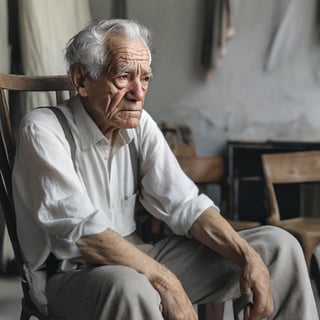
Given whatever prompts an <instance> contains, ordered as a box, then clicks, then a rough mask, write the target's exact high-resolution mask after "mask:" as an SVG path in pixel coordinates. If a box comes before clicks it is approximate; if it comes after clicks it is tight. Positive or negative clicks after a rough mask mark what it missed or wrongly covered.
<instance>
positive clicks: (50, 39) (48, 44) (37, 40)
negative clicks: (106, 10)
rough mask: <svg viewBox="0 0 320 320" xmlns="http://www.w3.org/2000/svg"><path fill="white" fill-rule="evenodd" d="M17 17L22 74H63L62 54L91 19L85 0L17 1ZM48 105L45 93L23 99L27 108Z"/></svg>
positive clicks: (47, 96)
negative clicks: (71, 39) (69, 42)
mask: <svg viewBox="0 0 320 320" xmlns="http://www.w3.org/2000/svg"><path fill="white" fill-rule="evenodd" d="M19 16H20V38H21V48H22V49H21V56H22V63H23V71H24V73H25V74H27V75H57V74H66V71H67V70H66V64H65V61H64V52H63V51H64V48H65V45H66V43H67V41H68V40H69V39H70V38H71V37H72V36H73V35H74V34H76V33H77V32H78V31H80V29H82V28H83V27H84V25H85V24H87V23H88V22H89V21H90V19H91V15H90V9H89V3H88V0H68V1H65V0H28V1H25V0H19ZM52 103H53V99H52V98H51V95H49V94H42V95H39V94H36V95H35V94H33V95H28V97H27V105H28V106H29V107H28V108H30V107H34V106H41V105H51V104H52Z"/></svg>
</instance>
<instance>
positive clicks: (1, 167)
mask: <svg viewBox="0 0 320 320" xmlns="http://www.w3.org/2000/svg"><path fill="white" fill-rule="evenodd" d="M9 91H24V92H28V91H46V92H47V91H48V92H49V91H50V92H51V91H52V92H55V93H56V99H57V103H59V102H61V99H62V92H64V91H67V92H69V94H70V96H71V95H73V94H74V88H73V86H72V84H71V83H70V81H69V78H68V77H67V76H45V77H40V76H39V77H28V76H21V75H8V74H0V120H1V139H0V171H1V179H0V202H1V206H2V211H3V213H4V219H5V222H6V226H7V230H8V233H9V237H10V240H11V244H12V247H13V251H14V255H15V260H16V264H17V267H18V270H19V273H20V276H21V285H22V291H23V297H22V300H21V302H22V310H21V316H20V320H28V319H30V318H31V317H32V316H34V317H37V318H38V319H40V320H49V319H52V317H50V316H49V317H47V316H44V315H42V314H41V313H40V312H39V311H38V310H37V309H36V307H35V306H34V304H33V303H32V301H31V299H30V296H29V285H28V282H27V280H26V277H25V274H24V271H23V264H24V257H23V254H22V252H21V249H20V245H19V241H18V237H17V233H16V220H15V212H14V207H13V200H12V191H11V170H12V166H13V159H14V154H15V137H14V130H13V128H12V121H11V119H10V104H9V103H8V99H7V97H8V92H9Z"/></svg>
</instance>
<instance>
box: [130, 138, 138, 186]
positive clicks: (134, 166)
mask: <svg viewBox="0 0 320 320" xmlns="http://www.w3.org/2000/svg"><path fill="white" fill-rule="evenodd" d="M129 151H130V158H131V165H132V171H133V179H134V184H135V185H134V190H136V191H139V190H140V162H139V155H138V151H137V148H136V145H135V143H134V139H132V141H131V142H130V143H129Z"/></svg>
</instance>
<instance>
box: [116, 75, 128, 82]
mask: <svg viewBox="0 0 320 320" xmlns="http://www.w3.org/2000/svg"><path fill="white" fill-rule="evenodd" d="M117 79H118V80H119V81H127V80H128V75H127V74H122V75H120V76H118V77H117Z"/></svg>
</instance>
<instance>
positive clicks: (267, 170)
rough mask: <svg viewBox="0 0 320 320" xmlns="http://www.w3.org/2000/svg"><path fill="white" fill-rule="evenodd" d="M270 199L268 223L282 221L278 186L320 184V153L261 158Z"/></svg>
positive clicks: (299, 152)
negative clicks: (276, 188) (277, 191)
mask: <svg viewBox="0 0 320 320" xmlns="http://www.w3.org/2000/svg"><path fill="white" fill-rule="evenodd" d="M261 160H262V168H263V173H264V179H265V185H266V192H267V196H268V199H269V206H270V208H269V209H270V215H269V218H268V221H271V222H273V223H276V222H278V221H280V219H281V217H280V210H279V204H278V200H277V195H276V191H275V185H276V184H293V183H309V182H320V151H317V150H316V151H298V152H288V153H270V154H263V155H262V156H261Z"/></svg>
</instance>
